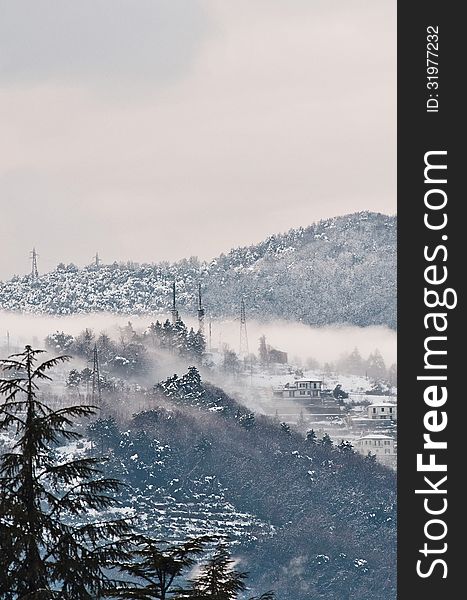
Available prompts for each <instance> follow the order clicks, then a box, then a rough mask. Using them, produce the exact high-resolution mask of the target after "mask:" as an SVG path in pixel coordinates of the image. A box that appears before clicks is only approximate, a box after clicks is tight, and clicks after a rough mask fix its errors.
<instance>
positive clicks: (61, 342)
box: [45, 331, 75, 352]
mask: <svg viewBox="0 0 467 600" xmlns="http://www.w3.org/2000/svg"><path fill="white" fill-rule="evenodd" d="M74 341H75V340H74V338H73V336H72V335H70V334H69V333H64V332H63V331H56V332H55V333H52V334H50V335H48V336H47V337H46V338H45V346H46V348H48V349H49V350H52V351H53V352H69V351H70V349H71V348H72V346H73V343H74Z"/></svg>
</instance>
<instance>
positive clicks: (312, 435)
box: [306, 429, 316, 444]
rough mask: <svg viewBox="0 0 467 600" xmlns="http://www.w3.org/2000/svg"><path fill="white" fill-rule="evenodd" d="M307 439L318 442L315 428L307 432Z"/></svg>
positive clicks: (314, 442)
mask: <svg viewBox="0 0 467 600" xmlns="http://www.w3.org/2000/svg"><path fill="white" fill-rule="evenodd" d="M306 441H307V442H309V443H310V444H316V433H315V430H314V429H310V430H309V431H307V432H306Z"/></svg>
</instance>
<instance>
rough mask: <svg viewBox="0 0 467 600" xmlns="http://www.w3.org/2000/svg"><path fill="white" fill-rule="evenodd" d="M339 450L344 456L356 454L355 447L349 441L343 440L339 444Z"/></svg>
mask: <svg viewBox="0 0 467 600" xmlns="http://www.w3.org/2000/svg"><path fill="white" fill-rule="evenodd" d="M337 449H338V450H339V452H342V453H344V454H353V453H354V449H353V445H352V443H351V442H349V441H348V440H342V441H341V442H340V443H339V444H337Z"/></svg>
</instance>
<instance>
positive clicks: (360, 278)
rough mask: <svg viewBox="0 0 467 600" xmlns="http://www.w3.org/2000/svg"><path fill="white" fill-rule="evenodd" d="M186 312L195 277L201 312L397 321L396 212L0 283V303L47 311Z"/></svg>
mask: <svg viewBox="0 0 467 600" xmlns="http://www.w3.org/2000/svg"><path fill="white" fill-rule="evenodd" d="M173 281H176V283H177V298H178V306H179V308H180V309H181V310H182V311H183V310H184V311H191V312H194V311H195V310H196V302H197V286H198V282H201V283H202V285H203V289H204V302H205V305H206V308H207V309H208V312H209V314H211V315H212V316H217V317H230V316H232V315H237V314H238V313H239V299H240V297H241V296H243V297H244V298H245V303H246V306H247V310H248V314H249V316H252V317H255V318H277V317H280V318H287V319H291V320H294V321H300V322H303V323H307V324H311V325H325V324H332V323H351V324H354V325H361V326H366V325H388V326H389V327H392V328H395V326H396V304H395V303H396V218H395V217H389V216H385V215H381V214H375V213H367V212H365V213H357V214H353V215H348V216H345V217H337V218H334V219H329V220H326V221H322V222H320V223H317V224H315V225H312V226H310V227H307V228H299V229H294V230H291V231H289V232H288V233H286V234H280V235H273V236H271V237H269V238H268V239H267V240H265V241H264V242H261V243H260V244H257V245H253V246H249V247H244V248H236V249H234V250H231V252H229V253H228V254H227V255H223V254H222V255H221V256H219V257H218V258H216V259H214V260H212V261H210V262H200V261H198V260H197V259H196V258H190V259H189V260H182V261H180V262H177V263H174V264H168V263H160V264H144V265H135V264H117V263H114V264H112V265H101V266H99V267H98V268H96V267H86V268H84V269H78V268H77V267H75V266H74V265H69V266H65V265H59V267H57V269H55V270H54V271H52V272H50V273H46V274H41V276H40V279H39V281H38V282H35V283H32V282H31V281H30V280H29V277H28V276H24V277H15V278H13V279H11V280H10V281H7V282H4V283H0V309H4V310H13V311H24V312H33V313H47V314H60V315H64V314H75V313H89V312H96V311H97V312H100V311H107V312H113V313H123V314H147V313H152V314H157V313H159V312H162V311H166V310H167V308H168V307H169V306H170V304H171V300H172V297H171V286H172V282H173Z"/></svg>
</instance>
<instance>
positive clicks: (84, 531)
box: [0, 346, 130, 600]
mask: <svg viewBox="0 0 467 600" xmlns="http://www.w3.org/2000/svg"><path fill="white" fill-rule="evenodd" d="M42 352H43V351H41V350H33V349H32V348H31V347H30V346H26V348H25V350H24V352H22V353H20V354H14V355H12V356H10V357H9V359H7V360H3V361H1V362H0V365H1V367H2V368H3V370H4V371H5V372H6V374H7V376H6V377H5V378H2V379H0V394H1V395H4V396H5V401H4V403H3V404H2V405H0V426H1V428H2V429H3V430H4V431H11V432H12V433H13V434H14V436H15V441H14V443H13V446H12V448H11V449H10V451H8V452H6V453H4V454H3V455H2V456H1V457H0V597H1V598H3V599H5V600H16V599H19V598H21V599H28V600H39V599H40V600H49V599H52V598H60V599H65V600H81V599H87V600H91V599H93V598H96V597H99V596H101V595H102V593H103V592H104V590H106V589H111V588H112V587H114V585H115V580H114V579H113V578H112V575H111V573H112V571H109V568H111V567H112V566H114V565H116V564H117V563H118V562H120V561H122V560H124V559H125V560H126V559H127V558H128V556H127V551H126V543H125V541H124V538H125V537H126V536H127V534H129V532H130V525H129V523H128V521H126V520H123V519H122V520H103V519H101V520H100V521H99V522H98V521H92V520H89V518H88V517H87V514H88V512H89V511H90V510H92V511H94V510H95V511H103V510H106V509H108V508H111V507H112V506H113V505H114V504H115V501H114V500H113V498H112V494H115V493H117V492H118V491H119V490H120V488H121V484H120V482H119V481H117V480H115V479H111V478H104V477H102V476H101V472H100V470H99V468H98V462H99V461H98V460H97V459H95V458H80V459H75V460H68V461H66V462H62V461H61V460H60V461H57V459H56V458H55V457H54V447H55V446H56V445H57V444H58V443H60V442H63V441H72V440H77V439H79V438H80V437H81V436H80V434H79V433H78V432H77V431H76V430H75V429H73V422H74V421H75V420H77V419H81V418H83V417H88V416H90V415H92V414H93V413H94V408H93V407H91V406H73V407H69V408H60V409H58V410H52V409H51V408H50V407H49V406H48V405H47V403H46V402H45V401H44V400H43V399H42V398H39V397H38V390H39V383H40V382H41V381H44V380H46V381H47V380H49V381H50V380H51V378H50V377H49V375H48V374H47V372H48V371H49V370H50V369H52V368H53V367H55V366H56V365H58V364H60V363H63V362H65V361H66V360H67V359H68V357H67V356H59V357H56V358H52V359H50V360H46V361H44V362H42V363H40V364H38V358H39V356H40V354H41V353H42Z"/></svg>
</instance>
